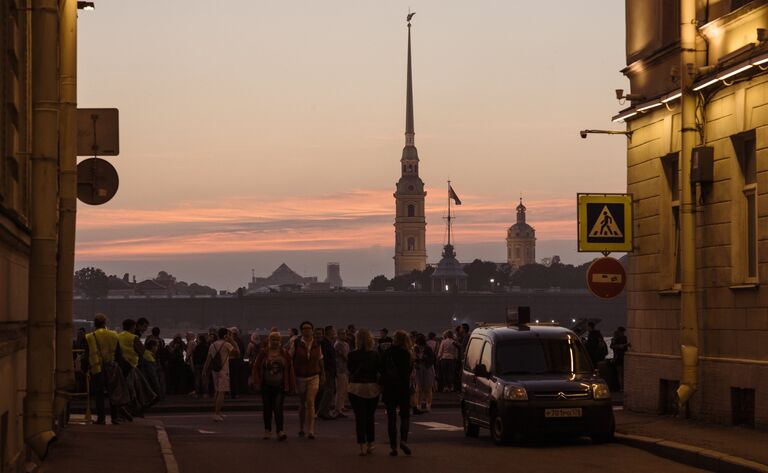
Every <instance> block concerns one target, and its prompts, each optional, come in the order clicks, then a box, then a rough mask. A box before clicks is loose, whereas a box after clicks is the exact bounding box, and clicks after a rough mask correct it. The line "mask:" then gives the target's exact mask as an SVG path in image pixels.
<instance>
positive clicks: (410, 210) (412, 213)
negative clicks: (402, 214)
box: [408, 204, 416, 217]
mask: <svg viewBox="0 0 768 473" xmlns="http://www.w3.org/2000/svg"><path fill="white" fill-rule="evenodd" d="M408 216H409V217H415V216H416V207H415V206H414V205H413V204H411V205H409V206H408Z"/></svg>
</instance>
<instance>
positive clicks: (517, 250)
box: [515, 246, 520, 258]
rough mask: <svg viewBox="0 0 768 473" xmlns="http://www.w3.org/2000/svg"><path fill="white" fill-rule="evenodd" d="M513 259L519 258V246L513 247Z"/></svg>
mask: <svg viewBox="0 0 768 473" xmlns="http://www.w3.org/2000/svg"><path fill="white" fill-rule="evenodd" d="M515 258H520V247H519V246H516V247H515Z"/></svg>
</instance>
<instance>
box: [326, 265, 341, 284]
mask: <svg viewBox="0 0 768 473" xmlns="http://www.w3.org/2000/svg"><path fill="white" fill-rule="evenodd" d="M325 282H326V283H328V285H329V286H330V287H332V288H338V287H342V286H343V285H344V281H342V279H341V265H340V264H339V263H328V266H327V271H326V277H325Z"/></svg>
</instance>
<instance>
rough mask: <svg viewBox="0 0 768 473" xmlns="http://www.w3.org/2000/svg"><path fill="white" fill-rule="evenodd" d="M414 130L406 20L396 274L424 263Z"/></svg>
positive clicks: (421, 191)
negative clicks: (404, 91) (404, 94)
mask: <svg viewBox="0 0 768 473" xmlns="http://www.w3.org/2000/svg"><path fill="white" fill-rule="evenodd" d="M414 135H415V133H414V131H413V83H412V78H411V23H410V22H409V23H408V71H407V85H406V105H405V147H404V148H403V155H402V158H400V165H401V167H402V173H401V176H400V180H399V181H397V190H396V191H395V194H394V197H395V256H394V259H395V276H400V275H403V274H410V273H411V272H412V271H413V270H419V271H422V270H424V268H426V266H427V241H426V232H427V220H426V214H425V213H424V198H425V197H426V195H427V193H426V191H424V182H423V181H422V180H421V178H420V177H419V152H418V151H417V150H416V145H415V141H414Z"/></svg>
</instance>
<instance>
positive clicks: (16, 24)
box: [0, 0, 32, 472]
mask: <svg viewBox="0 0 768 473" xmlns="http://www.w3.org/2000/svg"><path fill="white" fill-rule="evenodd" d="M23 7H24V2H18V1H14V0H0V94H1V95H0V97H2V107H1V108H0V380H2V382H0V443H2V444H0V471H3V472H6V471H10V472H15V471H22V470H21V468H20V465H21V463H22V462H23V461H24V436H23V422H22V419H23V417H22V402H23V398H24V394H25V391H26V387H27V384H26V379H27V370H26V366H27V350H26V348H27V320H28V290H29V261H30V249H31V238H30V228H29V220H28V217H29V186H28V184H27V183H28V179H29V174H28V169H29V168H28V167H29V155H30V150H31V124H32V122H31V114H30V112H29V107H30V105H31V104H30V101H31V97H30V88H29V85H28V84H29V80H30V61H29V56H30V55H29V51H28V50H27V45H28V38H29V34H30V33H29V28H28V20H29V13H28V12H27V11H25V10H24V9H23Z"/></svg>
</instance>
